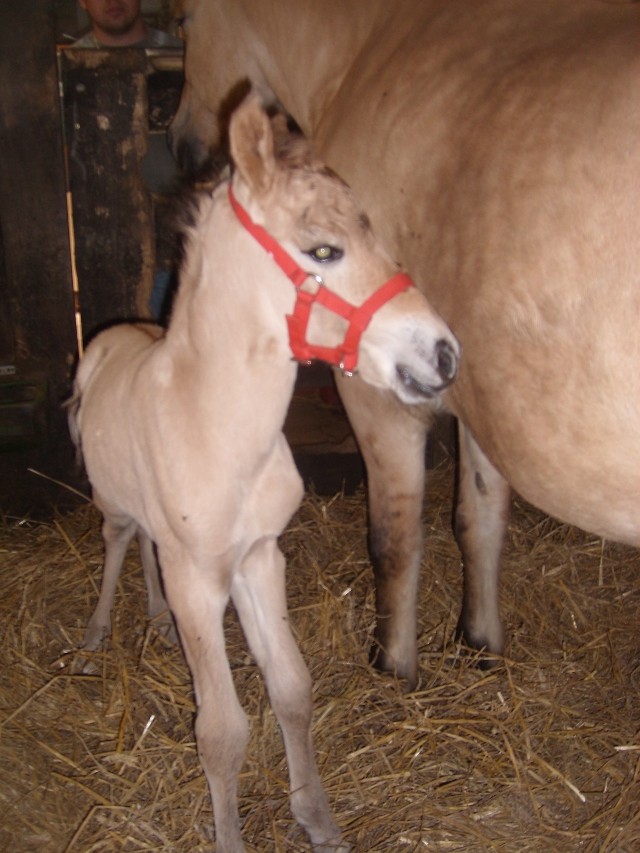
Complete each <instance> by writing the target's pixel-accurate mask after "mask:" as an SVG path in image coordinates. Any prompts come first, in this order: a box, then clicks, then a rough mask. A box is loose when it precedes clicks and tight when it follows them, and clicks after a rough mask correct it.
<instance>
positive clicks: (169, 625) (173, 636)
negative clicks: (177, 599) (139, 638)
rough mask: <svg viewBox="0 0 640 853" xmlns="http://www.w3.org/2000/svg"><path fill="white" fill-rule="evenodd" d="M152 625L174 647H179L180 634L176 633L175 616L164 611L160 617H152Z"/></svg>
mask: <svg viewBox="0 0 640 853" xmlns="http://www.w3.org/2000/svg"><path fill="white" fill-rule="evenodd" d="M151 624H152V625H153V627H154V628H155V629H156V631H157V632H158V634H160V636H161V637H163V638H164V639H165V640H166V641H167V642H168V643H171V645H172V646H177V645H178V632H177V631H176V623H175V622H174V621H173V616H172V615H171V613H170V612H169V611H168V610H164V611H163V612H162V613H160V614H159V615H158V616H154V617H152V621H151Z"/></svg>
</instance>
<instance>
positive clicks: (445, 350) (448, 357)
mask: <svg viewBox="0 0 640 853" xmlns="http://www.w3.org/2000/svg"><path fill="white" fill-rule="evenodd" d="M436 359H437V362H438V370H439V372H440V375H441V376H442V378H443V379H447V380H451V379H453V377H454V376H455V375H456V370H457V369H458V356H457V355H456V351H455V350H454V348H453V347H452V346H451V344H450V343H449V342H448V341H446V340H445V339H444V338H441V339H440V340H439V341H438V342H437V343H436Z"/></svg>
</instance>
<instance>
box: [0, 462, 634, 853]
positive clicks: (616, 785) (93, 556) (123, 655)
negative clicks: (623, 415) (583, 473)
mask: <svg viewBox="0 0 640 853" xmlns="http://www.w3.org/2000/svg"><path fill="white" fill-rule="evenodd" d="M452 482H453V476H452V471H451V469H450V468H449V467H444V468H442V469H441V470H439V471H437V472H435V473H432V474H431V477H430V484H429V489H428V495H427V500H426V502H425V514H424V523H425V529H426V533H427V538H428V547H427V553H426V556H425V562H424V566H423V583H422V592H421V600H420V638H419V644H420V662H421V682H420V685H419V688H418V689H417V690H416V691H415V692H413V693H404V692H403V691H402V687H401V685H399V684H398V683H396V682H395V681H394V680H393V679H392V678H390V677H388V676H383V675H380V674H378V673H375V672H373V671H372V670H371V669H370V668H369V666H368V664H367V652H368V648H369V645H370V638H371V632H372V627H373V597H372V583H371V573H370V567H369V564H368V561H367V556H366V550H365V537H364V530H365V518H366V513H365V503H364V496H363V493H362V492H358V493H356V494H355V495H354V496H351V497H345V496H342V495H337V496H335V497H334V498H326V497H319V496H313V495H312V496H309V497H307V498H306V499H305V502H304V504H303V506H302V507H301V509H300V512H299V513H298V514H297V516H296V517H295V519H294V520H293V522H292V524H291V525H290V527H289V529H288V531H287V532H286V534H285V535H284V536H283V540H282V544H283V548H284V550H285V553H286V554H287V557H288V566H289V568H288V575H289V582H288V588H289V601H290V608H291V619H292V624H293V628H294V631H295V634H296V636H297V638H298V640H299V643H300V646H301V648H302V650H303V653H304V655H305V658H306V660H307V662H308V664H309V668H310V670H311V673H312V677H313V682H314V692H315V709H316V717H315V742H316V749H317V755H318V762H319V765H320V770H321V775H322V777H323V780H324V783H325V787H326V790H327V793H328V796H329V799H330V801H331V803H332V808H333V810H334V814H335V816H336V819H337V820H338V822H339V823H340V825H341V827H342V828H343V830H344V832H345V836H346V838H347V839H348V840H349V842H350V843H351V844H352V847H353V850H354V851H358V853H365V851H399V853H402V851H422V850H436V851H465V852H466V853H473V852H474V851H514V853H515V851H585V853H586V851H593V852H594V853H595V851H628V853H632V851H637V850H640V735H639V732H640V704H639V703H638V695H639V682H640V670H639V667H638V663H639V661H640V656H639V651H640V635H639V633H638V618H637V617H638V613H639V609H640V555H638V554H637V553H636V552H635V551H633V550H632V549H629V548H624V547H621V546H618V545H613V544H610V543H603V542H602V541H600V540H598V539H596V538H595V537H592V536H588V535H586V534H583V533H581V532H579V531H576V530H575V529H573V528H568V527H566V526H561V525H558V524H556V523H554V522H553V521H551V520H549V519H548V518H546V517H545V516H542V515H541V514H540V513H538V512H536V511H534V510H532V509H531V508H530V507H528V506H526V505H525V504H523V503H522V502H518V501H516V502H515V504H514V515H513V520H512V524H511V527H510V535H509V540H508V543H507V547H506V554H505V560H504V573H503V588H502V600H503V613H504V616H505V622H506V630H507V636H508V646H507V654H508V657H507V659H506V660H505V661H504V662H503V663H501V664H500V665H499V666H498V667H497V668H496V669H494V670H492V671H491V672H489V673H482V672H481V671H480V670H479V669H478V668H477V667H476V666H474V661H473V658H469V657H468V656H464V655H460V654H458V651H459V650H457V649H456V647H455V646H453V645H452V640H451V638H452V634H453V631H454V627H455V623H456V620H457V615H458V608H459V601H460V580H461V578H460V562H459V555H458V552H457V549H456V546H455V544H454V541H453V537H452V534H451V529H450V513H451V495H452ZM100 564H101V542H100V534H99V518H98V516H97V514H96V512H95V511H94V510H93V509H92V508H91V507H90V506H88V505H87V506H85V507H81V508H79V509H78V510H77V511H75V512H73V513H70V514H68V515H64V516H58V517H56V518H54V519H53V520H52V521H51V522H48V523H33V522H28V521H23V522H19V521H18V520H16V519H7V520H6V521H5V523H4V525H3V526H2V529H1V530H0V642H1V650H2V651H1V655H2V656H1V658H0V664H1V665H0V721H1V729H0V767H1V768H2V775H1V777H0V849H2V850H6V851H19V853H28V851H36V850H37V851H39V853H49V851H82V853H88V851H152V850H153V851H158V850H170V851H177V853H181V852H182V851H201V850H206V849H212V847H213V841H212V839H213V832H212V829H211V822H212V814H211V806H210V802H209V798H208V793H207V789H206V785H205V781H204V777H203V774H202V773H201V770H200V768H199V765H198V761H197V756H196V751H195V747H194V741H193V731H192V719H193V710H194V706H193V695H192V690H191V686H190V679H189V673H188V671H187V669H186V667H185V664H184V661H183V657H182V654H181V651H180V650H179V648H175V647H171V646H169V645H168V644H167V643H166V642H165V641H164V640H163V639H162V638H161V637H160V636H159V635H158V634H157V632H156V631H155V630H154V627H153V626H152V625H149V624H148V622H147V620H146V619H145V601H144V593H143V581H142V577H141V573H140V571H139V569H138V564H137V554H136V553H135V549H132V551H131V554H130V557H129V559H128V562H127V566H126V569H125V572H124V574H123V577H122V581H121V584H120V588H119V593H118V597H117V602H116V608H115V613H114V634H113V638H112V641H111V643H110V645H109V648H108V649H107V651H106V652H104V653H103V652H100V653H96V654H95V655H94V661H95V665H96V673H95V674H94V675H76V674H73V662H74V658H75V657H76V656H77V652H75V651H74V650H75V649H76V648H77V646H78V645H79V643H80V641H81V637H82V632H83V626H84V625H85V623H86V621H87V619H88V617H89V614H90V612H91V610H92V607H93V605H94V603H95V598H96V590H97V585H98V583H99V578H100ZM227 636H228V648H229V657H230V660H231V662H232V666H233V669H234V672H235V678H236V683H237V687H238V691H239V694H240V696H241V700H242V703H243V706H244V708H245V710H246V712H247V714H248V715H249V718H250V722H251V729H252V738H251V742H250V746H249V750H248V754H247V759H246V762H245V766H244V770H243V773H242V776H241V784H240V788H241V803H240V807H241V814H242V817H243V821H244V830H243V832H244V838H245V840H246V844H247V849H248V850H250V851H282V852H283V853H285V851H286V852H287V853H289V851H292V853H293V852H294V851H303V850H308V849H309V847H308V844H307V842H306V839H305V836H304V834H303V833H302V832H301V830H300V829H299V828H298V827H297V826H296V825H295V823H294V821H293V820H292V818H291V815H290V812H289V808H288V802H287V773H286V765H285V762H284V757H283V749H282V744H281V740H280V737H279V733H278V729H277V725H276V724H275V722H274V718H273V715H272V712H271V710H270V707H269V704H268V701H267V698H266V694H265V690H264V687H263V683H262V680H261V678H260V676H259V673H258V672H257V671H256V668H255V666H254V665H253V663H252V661H251V659H250V657H249V656H248V654H247V652H246V650H245V645H244V642H243V639H242V636H241V634H240V632H239V630H238V628H237V626H236V624H235V621H234V615H233V613H229V616H228V631H227Z"/></svg>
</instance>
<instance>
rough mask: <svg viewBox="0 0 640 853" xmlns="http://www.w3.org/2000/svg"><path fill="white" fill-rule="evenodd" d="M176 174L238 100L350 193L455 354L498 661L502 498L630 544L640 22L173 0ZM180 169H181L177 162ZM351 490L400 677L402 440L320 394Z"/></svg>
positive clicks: (556, 11) (387, 417) (402, 0)
mask: <svg viewBox="0 0 640 853" xmlns="http://www.w3.org/2000/svg"><path fill="white" fill-rule="evenodd" d="M182 11H183V14H184V28H185V35H186V40H187V54H186V69H185V73H186V85H185V88H184V93H183V97H182V102H181V106H180V109H179V111H178V114H177V116H176V118H175V120H174V123H173V127H172V134H173V145H174V147H175V150H176V151H177V152H178V153H179V154H181V155H182V157H183V159H188V160H190V161H192V162H196V163H199V162H200V161H201V160H202V159H203V158H204V157H205V156H206V155H207V153H208V149H209V146H211V145H215V144H217V142H218V140H219V122H218V117H219V116H222V117H223V118H224V114H225V109H226V107H227V105H228V103H230V102H231V101H232V100H233V98H234V96H235V94H236V93H237V92H238V91H240V90H241V89H242V86H243V85H244V83H245V81H246V80H251V81H252V82H253V83H254V85H256V86H257V87H258V88H259V89H260V91H261V92H262V95H263V97H264V99H265V101H274V102H277V103H279V104H280V105H281V106H282V107H284V109H285V110H286V111H287V112H288V113H290V114H291V115H292V116H293V118H294V119H295V120H296V121H297V123H298V124H299V125H300V127H301V128H302V129H303V131H304V132H305V133H307V134H309V135H311V136H312V137H314V139H315V140H316V141H317V144H318V147H319V150H320V152H321V153H322V155H323V157H324V158H325V159H326V160H327V162H328V163H329V164H330V165H331V166H332V167H333V168H335V169H336V170H337V171H338V172H339V173H340V174H341V175H343V176H344V177H345V179H346V180H348V181H349V183H350V184H351V185H352V186H353V187H354V188H355V189H356V190H357V192H358V193H359V194H360V195H361V197H362V198H363V199H364V201H365V203H366V207H367V210H368V211H370V213H371V217H372V220H373V222H374V225H375V227H376V230H377V231H378V233H380V234H381V236H382V238H383V240H384V242H385V243H386V244H387V245H388V246H390V248H391V250H392V252H393V253H394V254H395V256H396V257H397V258H398V259H399V260H400V261H401V262H402V263H403V264H404V265H406V266H407V267H408V268H409V269H411V271H412V273H413V274H414V277H415V278H416V281H417V283H418V285H419V287H421V288H422V289H423V291H424V292H425V293H426V294H427V296H428V297H429V299H430V301H431V302H432V304H434V305H435V306H436V308H437V309H438V310H439V312H440V313H441V314H442V315H443V317H444V318H445V320H446V321H447V322H448V323H449V325H450V326H451V328H452V329H453V330H454V332H455V334H456V335H457V337H458V338H459V340H460V341H461V343H462V349H463V359H462V365H461V371H460V375H459V379H458V381H457V382H456V383H455V385H454V386H453V387H452V388H451V389H450V390H449V391H448V392H447V394H446V395H445V398H444V399H445V403H446V405H447V406H448V408H449V409H450V411H452V412H453V413H454V414H455V415H456V416H457V417H458V419H459V424H460V440H459V446H460V480H459V501H458V505H457V509H456V525H455V526H456V532H457V537H458V542H459V544H460V546H461V550H462V553H463V561H464V569H465V582H464V600H463V607H462V615H461V619H460V626H459V627H460V630H461V632H462V633H463V635H464V636H465V638H466V639H467V641H468V642H469V643H471V644H472V645H474V646H476V647H479V648H480V647H485V648H487V649H488V650H489V651H491V652H497V653H500V652H501V651H502V650H503V630H502V627H501V623H500V618H499V613H498V573H499V562H500V556H501V550H502V543H503V538H504V534H505V528H506V524H507V520H508V507H509V500H510V487H513V488H514V489H516V490H517V491H518V492H519V493H520V494H522V495H523V496H524V497H525V498H526V499H527V500H529V501H531V502H532V503H533V504H535V505H537V506H538V507H540V508H541V509H543V510H544V511H546V512H547V513H550V514H552V515H554V516H556V517H558V518H560V519H562V520H564V521H566V522H569V523H572V524H576V525H579V526H580V527H583V528H585V529H587V530H590V531H593V532H595V533H597V534H599V535H602V536H606V537H611V538H614V539H618V540H621V541H624V542H628V543H633V544H640V512H639V501H640V370H639V365H640V333H639V332H638V327H639V323H640V145H639V144H638V141H639V140H640V97H639V94H638V93H639V92H640V6H638V5H632V4H624V3H622V4H615V5H614V4H608V3H604V2H599V1H598V0H535V2H531V0H394V2H389V0H366V2H362V0H322V2H320V0H261V1H260V2H255V0H253V2H252V0H185V2H184V4H183V9H182ZM187 155H188V156H187ZM338 382H339V386H340V392H341V394H342V397H343V400H344V403H345V406H346V408H347V410H348V413H349V417H350V419H351V423H352V425H353V427H354V430H355V432H356V434H357V437H358V440H359V443H360V447H361V449H362V453H363V455H364V458H365V461H366V466H367V471H368V480H369V500H370V519H371V536H370V538H371V546H372V557H373V562H374V569H375V574H376V580H377V610H378V623H377V628H376V643H377V658H378V663H379V664H380V666H382V667H383V668H385V669H389V670H394V671H396V672H397V673H398V674H399V675H400V676H404V677H405V678H407V679H408V681H409V682H410V683H412V684H413V683H415V681H416V672H417V659H416V624H415V599H416V587H417V583H418V572H419V563H420V559H421V546H422V543H421V532H420V512H421V501H422V496H423V486H424V482H423V477H424V474H423V466H422V464H421V460H422V458H423V451H424V441H425V435H426V432H427V430H428V427H429V424H430V421H431V418H432V409H433V407H430V406H429V405H425V407H424V411H423V418H422V420H421V421H420V420H418V419H417V418H416V417H415V413H414V412H409V411H408V410H406V409H404V408H403V407H401V406H399V405H398V404H397V402H396V401H395V400H393V399H392V397H391V395H389V394H386V393H384V392H380V391H377V390H372V389H371V388H367V387H366V385H365V384H364V383H362V382H354V383H350V384H348V385H347V384H346V383H344V382H343V381H342V380H340V379H338Z"/></svg>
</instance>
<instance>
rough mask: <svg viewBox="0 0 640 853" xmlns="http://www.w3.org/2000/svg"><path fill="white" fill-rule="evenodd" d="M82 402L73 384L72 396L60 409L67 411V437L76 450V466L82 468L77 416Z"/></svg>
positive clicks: (80, 439) (79, 393) (75, 383)
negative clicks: (68, 436) (69, 437)
mask: <svg viewBox="0 0 640 853" xmlns="http://www.w3.org/2000/svg"><path fill="white" fill-rule="evenodd" d="M81 402H82V393H81V392H80V389H79V388H78V385H77V382H74V383H73V394H72V395H71V397H69V399H68V400H65V401H64V403H63V404H62V407H63V408H64V409H66V410H67V425H68V427H69V435H70V436H71V441H72V442H73V446H74V447H75V449H76V465H77V466H78V468H81V467H82V463H83V459H82V436H81V435H80V427H79V426H78V414H79V412H80V403H81Z"/></svg>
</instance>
